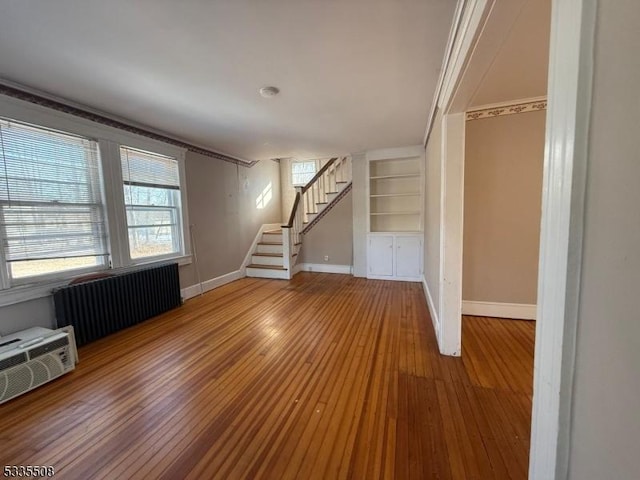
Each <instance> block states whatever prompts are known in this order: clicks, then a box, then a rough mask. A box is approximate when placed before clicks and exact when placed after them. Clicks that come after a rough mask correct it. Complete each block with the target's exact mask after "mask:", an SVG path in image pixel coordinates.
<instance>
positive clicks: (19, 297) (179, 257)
mask: <svg viewBox="0 0 640 480" xmlns="http://www.w3.org/2000/svg"><path fill="white" fill-rule="evenodd" d="M0 116H2V117H4V118H8V119H12V120H15V121H16V122H23V123H27V124H30V125H33V126H35V127H39V128H44V129H51V130H54V131H60V132H63V133H69V134H71V135H78V136H82V137H85V138H89V139H92V140H94V141H96V142H97V143H98V152H99V158H100V167H101V176H102V201H103V207H104V217H105V226H106V236H107V240H106V245H107V248H108V249H109V254H110V255H109V257H107V261H106V262H105V266H104V268H102V267H87V268H83V269H74V270H70V271H62V272H57V273H52V274H45V275H42V276H38V277H28V279H27V278H25V282H24V283H22V282H20V283H19V284H17V283H16V282H10V279H9V275H8V270H7V267H6V262H5V259H4V255H3V254H2V253H0V307H2V306H6V305H11V304H14V303H19V302H23V301H28V300H32V299H37V298H41V297H46V296H49V295H50V294H51V289H52V288H55V287H58V286H62V285H64V284H66V283H68V281H69V280H70V279H73V278H76V277H78V276H82V275H85V274H88V273H93V272H104V271H113V272H114V273H115V272H124V271H129V270H135V269H136V268H139V267H140V266H142V265H151V264H161V263H166V262H167V261H175V262H177V263H178V264H179V265H187V264H190V263H191V262H192V257H191V238H190V235H189V232H190V230H189V218H188V204H187V184H186V174H185V153H186V151H187V150H186V149H185V148H181V147H177V146H174V145H171V144H167V143H164V142H161V141H158V140H154V139H151V138H147V137H143V136H141V135H136V134H133V133H129V132H126V131H124V130H120V129H117V128H115V127H111V126H108V125H103V124H100V123H97V122H93V121H91V120H88V119H85V118H81V117H76V116H73V115H71V114H67V113H64V112H60V111H56V110H51V109H49V108H46V107H44V106H41V105H36V104H32V103H29V102H26V101H24V100H20V99H17V98H13V97H8V96H3V95H0ZM120 145H122V146H128V147H131V148H135V149H138V150H143V151H148V152H153V153H158V154H160V155H165V156H169V157H173V158H175V159H176V160H177V162H178V175H179V182H180V190H179V191H180V209H179V210H180V217H181V218H180V220H181V223H182V224H181V227H182V228H181V230H182V232H181V237H182V238H181V244H182V248H181V251H180V252H179V253H178V254H168V255H163V256H154V257H143V258H140V259H136V260H135V261H134V260H133V259H131V258H130V255H129V254H128V250H129V243H128V236H127V223H126V211H125V205H124V188H123V179H122V168H121V163H120V162H121V160H120V154H119V151H120ZM0 250H1V249H0Z"/></svg>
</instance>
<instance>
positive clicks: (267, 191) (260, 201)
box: [256, 182, 273, 210]
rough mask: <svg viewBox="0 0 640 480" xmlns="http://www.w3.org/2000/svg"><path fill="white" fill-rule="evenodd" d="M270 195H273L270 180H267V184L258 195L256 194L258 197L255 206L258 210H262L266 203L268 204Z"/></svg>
mask: <svg viewBox="0 0 640 480" xmlns="http://www.w3.org/2000/svg"><path fill="white" fill-rule="evenodd" d="M272 197H273V188H272V186H271V182H269V184H268V185H267V186H266V187H265V188H264V190H262V192H261V193H260V195H258V198H256V208H257V209H258V210H262V209H263V208H265V207H266V206H267V205H269V202H270V201H271V198H272Z"/></svg>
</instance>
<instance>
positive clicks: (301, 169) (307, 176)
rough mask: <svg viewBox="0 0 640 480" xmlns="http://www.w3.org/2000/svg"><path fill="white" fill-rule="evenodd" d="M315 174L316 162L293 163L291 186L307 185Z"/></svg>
mask: <svg viewBox="0 0 640 480" xmlns="http://www.w3.org/2000/svg"><path fill="white" fill-rule="evenodd" d="M315 174H316V162H315V160H310V161H307V162H292V163H291V184H292V185H294V186H301V185H306V184H307V183H309V181H311V179H312V178H313V176H314V175H315Z"/></svg>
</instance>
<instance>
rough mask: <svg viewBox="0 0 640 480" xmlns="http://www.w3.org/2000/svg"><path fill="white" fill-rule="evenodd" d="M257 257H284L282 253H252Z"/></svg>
mask: <svg viewBox="0 0 640 480" xmlns="http://www.w3.org/2000/svg"><path fill="white" fill-rule="evenodd" d="M251 255H254V256H256V257H282V254H281V253H252V254H251Z"/></svg>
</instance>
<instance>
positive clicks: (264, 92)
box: [260, 87, 280, 98]
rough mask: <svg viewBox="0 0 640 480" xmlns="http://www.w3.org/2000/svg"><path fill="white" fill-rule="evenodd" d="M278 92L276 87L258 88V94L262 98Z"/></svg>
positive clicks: (272, 95)
mask: <svg viewBox="0 0 640 480" xmlns="http://www.w3.org/2000/svg"><path fill="white" fill-rule="evenodd" d="M279 93H280V89H279V88H278V87H262V88H261V89H260V95H262V96H263V97H264V98H271V97H275V96H276V95H278V94H279Z"/></svg>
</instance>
